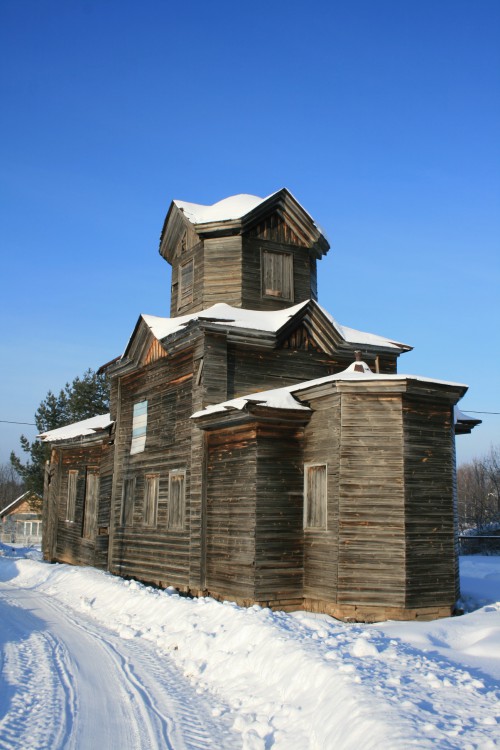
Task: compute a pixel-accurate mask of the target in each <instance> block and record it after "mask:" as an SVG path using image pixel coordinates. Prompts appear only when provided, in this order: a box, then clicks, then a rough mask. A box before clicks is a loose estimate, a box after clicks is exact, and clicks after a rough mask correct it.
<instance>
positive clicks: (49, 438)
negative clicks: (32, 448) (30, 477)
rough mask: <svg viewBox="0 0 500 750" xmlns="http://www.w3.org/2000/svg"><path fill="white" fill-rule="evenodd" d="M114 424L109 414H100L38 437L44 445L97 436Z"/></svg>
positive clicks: (43, 433)
mask: <svg viewBox="0 0 500 750" xmlns="http://www.w3.org/2000/svg"><path fill="white" fill-rule="evenodd" d="M112 424H113V421H112V420H111V417H110V415H109V414H100V415H98V416H96V417H90V418H89V419H82V420H81V421H80V422H73V424H68V425H66V426H65V427H58V428H57V429H55V430H48V431H47V432H42V433H40V435H38V437H39V438H40V440H41V441H42V442H43V443H56V442H59V441H61V440H71V439H72V438H79V437H86V436H88V435H95V434H97V433H98V432H100V431H101V430H105V429H106V428H107V427H111V425H112Z"/></svg>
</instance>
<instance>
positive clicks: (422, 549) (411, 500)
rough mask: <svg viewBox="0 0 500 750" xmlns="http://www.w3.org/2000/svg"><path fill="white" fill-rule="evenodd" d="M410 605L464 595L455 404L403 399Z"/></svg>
mask: <svg viewBox="0 0 500 750" xmlns="http://www.w3.org/2000/svg"><path fill="white" fill-rule="evenodd" d="M403 404H404V406H403V415H404V439H405V448H404V453H405V494H406V512H405V523H406V533H405V537H406V569H407V573H406V575H407V592H406V605H407V607H417V606H418V607H423V606H427V607H431V606H436V607H438V606H446V605H448V606H453V605H454V603H455V601H456V599H457V597H458V576H457V548H456V527H455V512H454V510H455V503H454V482H455V479H454V476H455V457H454V434H453V423H452V408H451V406H450V405H449V404H448V403H446V402H443V400H438V399H437V398H435V397H434V398H429V399H417V398H415V397H411V396H409V395H408V396H405V398H404V402H403Z"/></svg>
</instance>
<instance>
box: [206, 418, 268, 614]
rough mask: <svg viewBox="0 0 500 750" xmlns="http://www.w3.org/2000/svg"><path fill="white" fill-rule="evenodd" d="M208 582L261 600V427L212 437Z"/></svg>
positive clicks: (226, 593) (221, 591)
mask: <svg viewBox="0 0 500 750" xmlns="http://www.w3.org/2000/svg"><path fill="white" fill-rule="evenodd" d="M207 449H208V456H207V496H206V508H207V521H206V535H207V538H206V588H207V590H208V592H209V593H210V594H212V595H214V596H217V597H222V598H225V597H229V598H234V599H238V600H239V601H247V602H248V603H250V602H252V601H255V594H256V591H255V535H256V516H255V510H256V483H257V430H256V426H255V425H252V424H251V425H245V426H243V427H234V428H230V429H225V430H218V431H217V432H213V433H209V435H208V439H207Z"/></svg>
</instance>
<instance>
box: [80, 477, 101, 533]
mask: <svg viewBox="0 0 500 750" xmlns="http://www.w3.org/2000/svg"><path fill="white" fill-rule="evenodd" d="M98 503H99V473H98V469H90V468H89V469H87V477H86V481H85V505H84V509H83V536H84V537H85V538H86V539H93V538H94V537H95V532H96V528H97V507H98Z"/></svg>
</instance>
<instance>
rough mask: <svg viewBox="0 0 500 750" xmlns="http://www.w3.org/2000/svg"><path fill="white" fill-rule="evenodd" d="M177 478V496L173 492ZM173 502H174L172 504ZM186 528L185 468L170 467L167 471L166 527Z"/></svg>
mask: <svg viewBox="0 0 500 750" xmlns="http://www.w3.org/2000/svg"><path fill="white" fill-rule="evenodd" d="M177 478H179V479H181V480H182V481H181V482H180V490H179V494H178V496H176V494H175V492H174V489H173V488H174V487H175V482H176V481H177ZM174 503H176V504H175V505H174ZM185 528H186V469H171V470H170V471H169V473H168V508H167V529H169V530H170V531H184V530H185Z"/></svg>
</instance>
